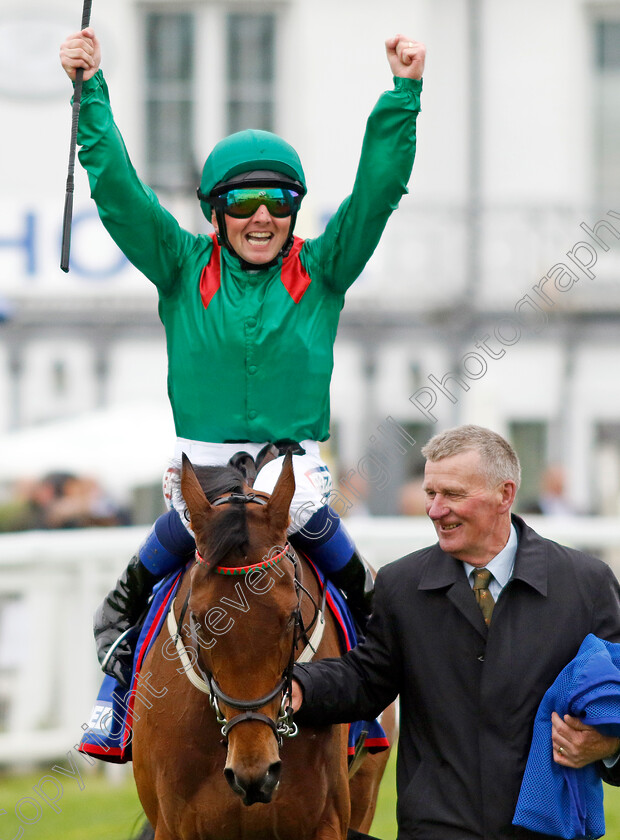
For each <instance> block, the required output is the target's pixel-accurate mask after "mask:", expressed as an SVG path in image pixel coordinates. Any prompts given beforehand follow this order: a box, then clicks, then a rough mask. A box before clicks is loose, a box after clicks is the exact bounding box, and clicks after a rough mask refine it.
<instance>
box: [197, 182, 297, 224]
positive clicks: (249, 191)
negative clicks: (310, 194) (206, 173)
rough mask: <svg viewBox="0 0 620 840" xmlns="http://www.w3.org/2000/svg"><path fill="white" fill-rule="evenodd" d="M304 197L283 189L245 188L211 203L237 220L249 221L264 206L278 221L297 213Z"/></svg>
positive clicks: (215, 198)
mask: <svg viewBox="0 0 620 840" xmlns="http://www.w3.org/2000/svg"><path fill="white" fill-rule="evenodd" d="M302 198H303V195H302V194H301V193H298V192H296V191H295V190H289V189H284V188H282V187H245V188H242V189H236V190H229V191H228V192H225V193H223V194H222V195H218V196H217V197H214V196H212V197H211V198H210V199H209V201H210V202H211V204H212V205H214V206H215V207H218V208H221V209H222V210H223V211H224V213H226V214H227V215H228V216H232V217H233V218H235V219H249V218H250V216H253V215H254V213H256V211H257V210H258V208H259V207H262V205H263V204H264V205H265V207H266V208H267V212H268V213H270V214H271V215H272V216H275V217H276V218H277V219H284V218H286V217H287V216H290V215H292V214H293V213H296V212H297V210H299V205H300V204H301V200H302Z"/></svg>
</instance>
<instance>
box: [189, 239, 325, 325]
mask: <svg viewBox="0 0 620 840" xmlns="http://www.w3.org/2000/svg"><path fill="white" fill-rule="evenodd" d="M211 239H212V240H213V250H212V251H211V259H210V260H209V262H208V263H207V265H205V267H204V268H203V269H202V273H201V275H200V298H201V300H202V305H203V306H204V308H205V309H208V307H209V304H210V303H211V301H212V300H213V296H214V295H215V293H216V292H217V290H218V289H219V288H220V285H221V283H222V269H221V265H220V260H221V250H222V249H221V247H220V245H219V243H218V241H217V236H216V235H215V234H212V236H211ZM303 244H304V240H303V239H299V238H298V237H295V241H294V243H293V247H292V248H291V250H290V252H289V254H288V256H287V257H285V258H284V260H282V268H281V270H280V279H281V280H282V284H283V286H284V288H285V289H286V291H287V292H288V293H289V295H290V296H291V298H292V299H293V301H294V302H295V303H299V301H300V300H301V299H302V297H303V296H304V294H305V293H306V290H307V288H308V286H309V285H310V283H311V282H312V278H311V277H310V275H309V274H308V272H307V271H306V269H305V268H304V267H303V265H302V264H301V260H300V259H299V252H300V251H301V248H302V245H303Z"/></svg>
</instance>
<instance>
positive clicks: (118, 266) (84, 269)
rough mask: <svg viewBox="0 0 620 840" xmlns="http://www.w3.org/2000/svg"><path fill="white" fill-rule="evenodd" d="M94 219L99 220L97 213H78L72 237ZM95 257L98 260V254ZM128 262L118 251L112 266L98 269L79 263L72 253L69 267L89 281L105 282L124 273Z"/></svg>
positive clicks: (74, 221)
mask: <svg viewBox="0 0 620 840" xmlns="http://www.w3.org/2000/svg"><path fill="white" fill-rule="evenodd" d="M93 218H98V216H97V213H96V212H95V211H93V210H86V211H83V212H82V213H76V214H75V215H74V216H73V222H72V237H75V236H76V235H77V234H78V231H79V227H80V225H81V224H82V223H83V222H88V221H92V219H93ZM61 238H62V236H61ZM59 253H60V251H59ZM94 256H95V257H97V258H98V254H95V255H94ZM128 262H129V260H128V259H127V257H126V256H125V255H124V254H123V253H122V251H118V258H117V259H116V260H115V261H114V262H113V263H112V264H110V265H98V266H97V267H94V266H86V265H85V264H84V263H83V262H80V261H78V260H77V259H76V257H75V254H74V253H72V254H71V259H70V263H69V267H70V269H71V270H73V271H75V272H76V273H77V274H80V275H82V277H85V278H86V279H87V280H105V279H107V278H108V277H111V276H112V275H113V274H118V273H119V272H120V271H122V270H123V269H124V268H125V266H126V265H127V264H128Z"/></svg>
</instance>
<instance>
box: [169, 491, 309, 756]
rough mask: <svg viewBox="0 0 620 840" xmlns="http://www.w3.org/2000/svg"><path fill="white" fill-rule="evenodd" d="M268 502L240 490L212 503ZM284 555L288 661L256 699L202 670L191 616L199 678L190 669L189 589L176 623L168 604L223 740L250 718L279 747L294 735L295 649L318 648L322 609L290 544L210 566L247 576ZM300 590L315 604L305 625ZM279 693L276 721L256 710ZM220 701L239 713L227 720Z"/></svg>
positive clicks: (172, 627)
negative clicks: (291, 605) (291, 599)
mask: <svg viewBox="0 0 620 840" xmlns="http://www.w3.org/2000/svg"><path fill="white" fill-rule="evenodd" d="M267 501H268V500H267V499H266V498H264V497H263V496H257V495H255V494H254V493H248V494H247V495H246V494H242V493H231V494H230V495H228V496H223V497H222V498H220V499H216V500H215V502H212V506H216V505H222V504H227V503H231V502H237V503H241V504H249V503H256V504H261V505H264V504H267ZM283 558H286V559H287V560H290V562H291V563H292V564H293V569H294V575H295V593H296V595H297V606H296V608H295V610H294V613H293V619H294V629H293V640H292V644H291V652H290V656H289V661H288V664H287V666H286V668H285V669H284V673H283V674H282V677H281V679H280V681H279V682H278V684H277V685H276V686H275V687H274V688H273V689H272V690H271V691H270V692H269V693H268V694H266V695H265V696H264V697H258V698H257V699H255V700H240V699H237V698H235V697H230V696H229V695H228V694H225V693H224V692H223V691H222V689H221V688H220V687H219V685H218V684H217V682H216V680H215V677H214V676H213V674H211V673H210V672H209V671H208V670H206V669H204V668H203V667H202V665H201V663H200V653H199V643H198V641H197V631H196V628H195V626H194V621H193V619H192V618H191V617H190V630H191V636H192V641H193V643H194V654H195V661H194V664H195V665H197V667H198V669H199V671H200V673H201V677H199V676H198V675H197V674H196V672H195V671H194V668H193V664H192V663H191V662H190V659H189V656H188V655H187V651H186V649H185V647H184V645H183V642H182V640H181V631H180V628H181V627H182V626H183V617H184V615H185V612H186V610H187V607H188V604H189V597H190V592H191V589H188V592H187V597H186V599H185V603H184V605H183V608H182V610H181V615H180V618H179V621H178V622H176V621H175V618H174V602H173V604H172V605H171V608H170V612H169V614H168V629H169V632H170V635H171V636H172V638H173V640H174V642H175V645H176V648H177V652H178V654H179V657H180V659H181V662H182V664H183V666H184V670H185V673H186V674H187V676H188V678H189V680H190V682H191V683H192V684H193V685H194V686H195V687H196V688H198V689H200V691H203V692H204V693H206V694H208V695H209V701H210V703H211V706H212V707H213V710H214V712H215V716H216V720H217V722H218V723H219V724H220V726H221V732H222V735H223V737H224V739H225V742H227V741H228V733H229V732H230V730H231V729H232V728H233V727H234V726H236V725H237V724H238V723H243V722H244V721H252V720H255V721H260V722H261V723H265V724H267V726H269V727H270V729H271V730H272V732H273V734H274V735H275V737H276V740H277V741H278V745H279V746H280V747H281V746H282V740H283V738H291V737H294V736H295V735H297V726H296V724H295V723H294V722H293V709H292V706H291V692H292V687H291V685H292V677H293V665H294V664H295V651H296V648H297V644H298V642H299V641H300V639H302V638H304V639H305V640H306V642H307V644H308V647H309V648H310V649H311V652H312V653H314V652H315V651H316V649H317V647H318V644H319V643H320V640H321V636H322V634H323V628H324V624H325V619H324V615H323V609H322V608H320V607H319V606H318V605H317V603H316V602H315V600H314V598H312V595H311V594H310V593H309V592H308V590H307V589H306V588H305V586H304V585H303V583H302V582H301V580H300V578H299V574H298V572H299V561H298V558H297V556H296V555H295V553H294V552H293V550H292V549H291V547H290V545H289V544H288V543H287V544H286V545H285V547H284V548H283V549H282V550H280V551H279V553H277V554H272V555H270V556H268V557H266V558H264V559H263V560H261V561H259V562H258V563H252V564H250V565H248V566H216V567H215V568H214V569H213V572H214V573H216V574H219V575H246V574H248V572H252V571H258V570H264V569H268V568H273V567H274V566H276V565H277V564H278V563H279V562H280V561H281V560H282V559H283ZM196 563H197V564H198V565H201V566H202V565H207V561H205V559H204V558H203V557H202V556H201V554H200V552H199V551H198V549H196ZM302 592H305V593H306V594H307V595H308V597H309V598H310V599H311V601H312V603H313V604H314V607H315V613H314V617H313V619H312V621H311V622H310V625H309V627H308V628H304V626H303V620H302V617H301V594H302ZM323 607H324V605H323ZM315 623H316V627H315V630H314V632H313V633H312V636H311V637H310V639H308V636H307V633H308V632H309V631H310V630H311V628H312V627H313V625H315ZM307 649H308V648H306V650H307ZM306 650H304V653H305V652H306ZM302 656H303V654H302ZM311 656H312V654H311V655H310V656H307V657H305V659H306V660H309V659H310V658H311ZM280 694H281V695H282V702H281V704H280V711H279V713H278V717H277V719H276V720H275V721H274V720H273V719H272V718H270V717H268V715H265V714H263V713H262V712H259V711H258V709H260V708H262V707H263V706H266V705H267V704H268V703H270V702H271V701H272V700H274V699H275V698H276V697H277V696H278V695H280ZM220 701H221V702H222V703H224V704H225V705H226V706H229V707H230V708H232V709H237V710H239V712H240V714H237V715H235V716H234V717H232V718H231V719H230V720H227V718H226V716H225V715H224V714H223V713H222V710H221V708H220Z"/></svg>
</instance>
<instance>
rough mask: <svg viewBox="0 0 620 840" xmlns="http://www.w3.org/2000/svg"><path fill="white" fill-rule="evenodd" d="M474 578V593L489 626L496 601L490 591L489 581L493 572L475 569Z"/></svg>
mask: <svg viewBox="0 0 620 840" xmlns="http://www.w3.org/2000/svg"><path fill="white" fill-rule="evenodd" d="M472 576H473V579H474V595H475V596H476V601H477V602H478V606H479V607H480V609H481V610H482V615H483V618H484V622H485V624H486V626H487V627H488V626H489V624H490V623H491V616H492V615H493V607H494V606H495V601H494V600H493V596H492V595H491V593H490V592H489V582H490V580H491V577H492V575H491V572H490V571H489V570H488V569H474V571H473V572H472Z"/></svg>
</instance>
